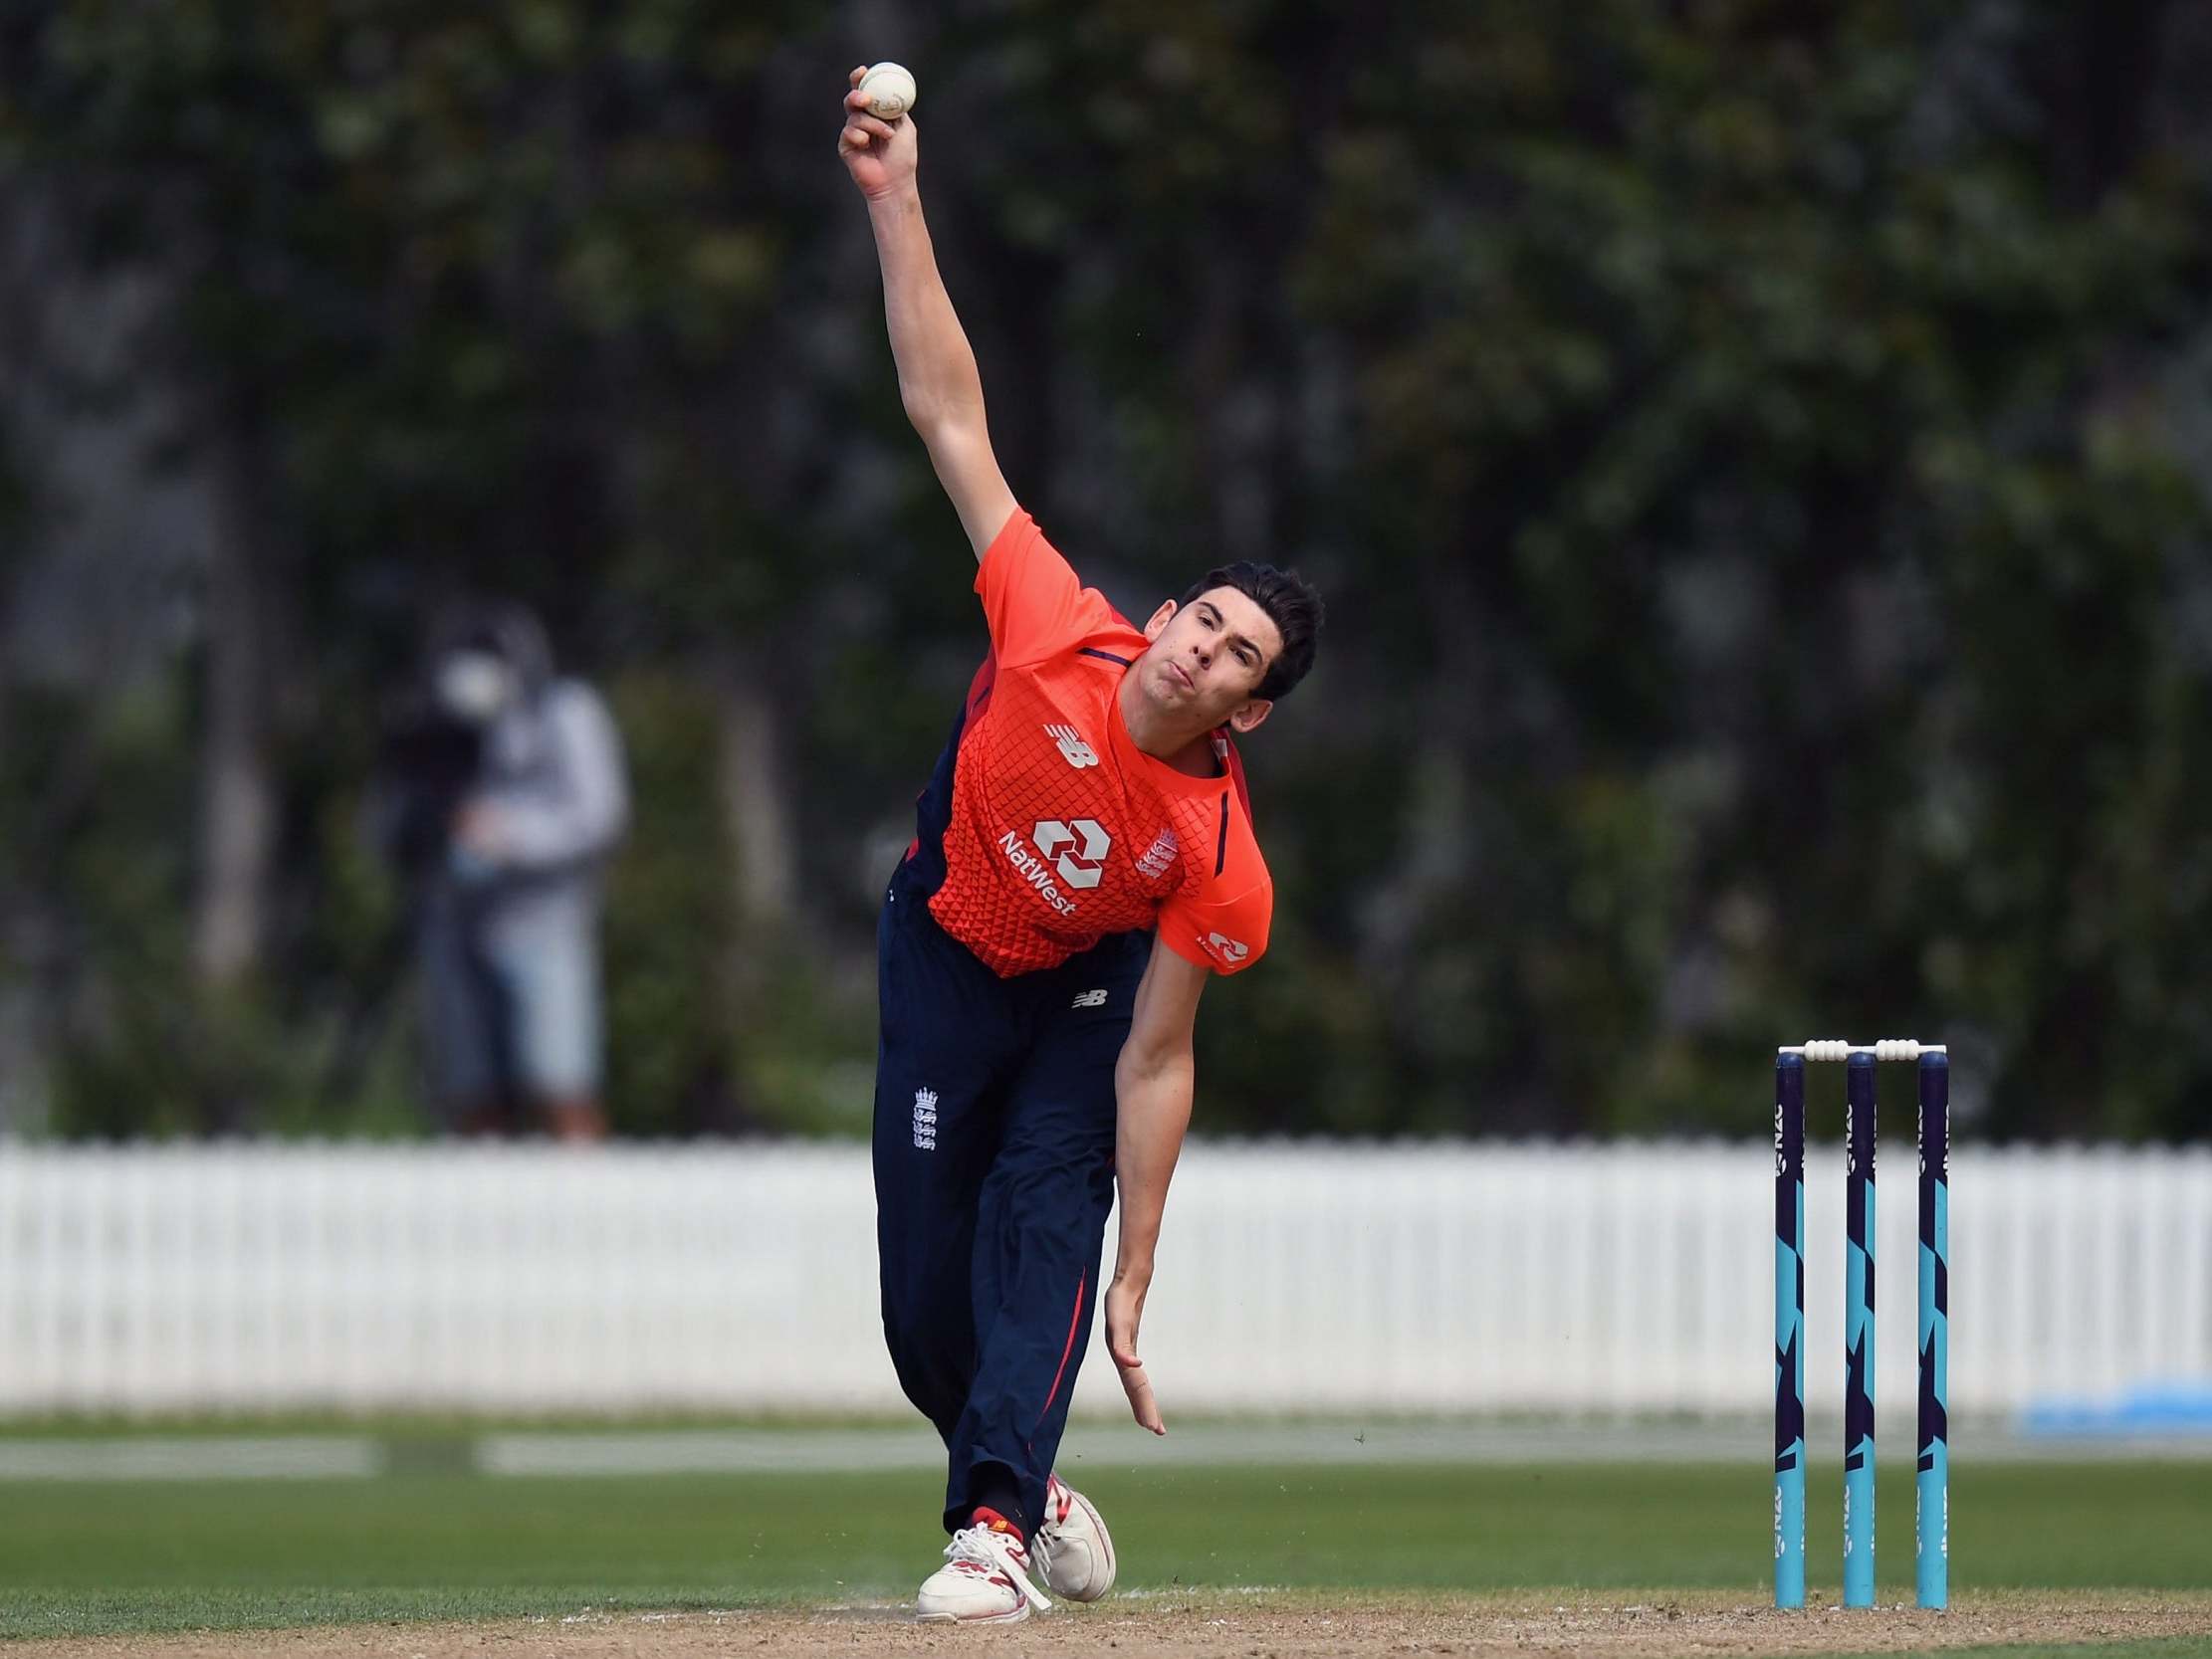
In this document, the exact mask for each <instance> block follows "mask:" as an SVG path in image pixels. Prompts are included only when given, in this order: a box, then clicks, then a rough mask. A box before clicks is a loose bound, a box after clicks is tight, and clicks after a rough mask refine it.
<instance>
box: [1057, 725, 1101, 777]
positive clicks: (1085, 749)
mask: <svg viewBox="0 0 2212 1659" xmlns="http://www.w3.org/2000/svg"><path fill="white" fill-rule="evenodd" d="M1044 734H1045V735H1046V736H1047V737H1049V738H1051V739H1052V740H1053V741H1054V742H1055V743H1058V744H1059V745H1060V757H1061V758H1062V759H1063V760H1065V761H1066V762H1067V763H1068V764H1069V765H1070V766H1073V767H1075V768H1076V769H1077V770H1078V771H1080V770H1081V769H1082V768H1083V767H1085V766H1095V765H1097V764H1098V751H1097V750H1096V749H1094V748H1092V747H1091V745H1090V744H1088V743H1086V742H1084V741H1083V734H1082V733H1081V732H1080V731H1078V730H1076V729H1075V727H1074V726H1046V727H1045V728H1044Z"/></svg>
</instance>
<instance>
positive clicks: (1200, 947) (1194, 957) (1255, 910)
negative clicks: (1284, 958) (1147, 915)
mask: <svg viewBox="0 0 2212 1659" xmlns="http://www.w3.org/2000/svg"><path fill="white" fill-rule="evenodd" d="M1274 911H1275V890H1274V886H1273V884H1272V883H1271V882H1267V881H1264V880H1263V881H1261V882H1260V884H1259V885H1258V886H1256V887H1250V888H1246V889H1245V890H1244V891H1243V892H1241V893H1238V894H1235V895H1233V896H1231V897H1226V898H1224V897H1221V896H1219V895H1218V894H1216V893H1211V892H1206V891H1201V892H1199V893H1197V894H1180V893H1179V894H1177V895H1176V896H1175V897H1174V898H1172V899H1170V900H1169V901H1168V902H1167V903H1166V904H1165V905H1162V906H1161V907H1160V937H1161V939H1162V940H1163V941H1164V942H1165V943H1166V944H1167V946H1168V948H1169V949H1171V950H1173V951H1174V952H1175V953H1176V954H1177V955H1179V956H1181V957H1183V958H1185V959H1186V960H1188V961H1193V962H1197V963H1198V964H1199V965H1200V966H1202V967H1210V968H1212V969H1213V970H1214V971H1215V972H1216V973H1237V972H1240V971H1242V970H1243V969H1245V968H1247V967H1250V966H1251V965H1252V963H1254V962H1256V961H1258V960H1259V958H1260V957H1261V956H1262V955H1264V954H1265V953H1266V950H1267V930H1268V926H1269V924H1270V923H1271V922H1272V921H1273V919H1274Z"/></svg>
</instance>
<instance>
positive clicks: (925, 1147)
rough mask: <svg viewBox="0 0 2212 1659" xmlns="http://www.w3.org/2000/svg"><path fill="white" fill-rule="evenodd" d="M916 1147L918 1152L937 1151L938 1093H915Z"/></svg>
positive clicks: (919, 1090) (921, 1090)
mask: <svg viewBox="0 0 2212 1659" xmlns="http://www.w3.org/2000/svg"><path fill="white" fill-rule="evenodd" d="M914 1145H915V1149H916V1150H917V1151H924V1152H934V1151H936V1150H937V1091H936V1090H934V1089H917V1090H915V1091H914Z"/></svg>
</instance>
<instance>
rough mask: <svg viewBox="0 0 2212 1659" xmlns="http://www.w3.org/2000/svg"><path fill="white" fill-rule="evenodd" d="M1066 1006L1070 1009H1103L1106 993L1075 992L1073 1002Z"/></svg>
mask: <svg viewBox="0 0 2212 1659" xmlns="http://www.w3.org/2000/svg"><path fill="white" fill-rule="evenodd" d="M1068 1006H1069V1007H1071V1008H1103V1007H1105V1006H1106V993H1105V992H1104V991H1077V992H1076V993H1075V1000H1074V1001H1073V1002H1071V1003H1069V1004H1068Z"/></svg>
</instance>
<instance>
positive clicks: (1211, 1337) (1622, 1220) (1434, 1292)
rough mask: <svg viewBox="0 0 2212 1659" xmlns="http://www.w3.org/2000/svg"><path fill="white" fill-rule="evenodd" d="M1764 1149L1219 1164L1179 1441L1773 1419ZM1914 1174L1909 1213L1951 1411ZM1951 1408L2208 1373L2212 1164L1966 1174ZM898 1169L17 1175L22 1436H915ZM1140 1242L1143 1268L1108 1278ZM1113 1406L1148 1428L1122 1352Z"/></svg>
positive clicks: (813, 1151) (0, 1185)
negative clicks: (399, 1416)
mask: <svg viewBox="0 0 2212 1659" xmlns="http://www.w3.org/2000/svg"><path fill="white" fill-rule="evenodd" d="M1772 1170H1773V1165H1772V1151H1771V1148H1770V1147H1769V1146H1767V1145H1766V1144H1765V1143H1764V1142H1752V1143H1729V1144H1714V1143H1658V1144H1653V1143H1645V1144H1609V1145H1557V1144H1484V1143H1425V1144H1389V1145H1353V1144H1341V1143H1339V1144H1196V1145H1193V1146H1192V1147H1191V1148H1190V1149H1189V1151H1188V1152H1187V1153H1186V1156H1185V1160H1184V1165H1183V1168H1182V1170H1181V1172H1180V1173H1179V1175H1178V1177H1177V1180H1176V1185H1175V1190H1174V1194H1173V1196H1172V1198H1171V1201H1170V1205H1169V1216H1168V1227H1167V1232H1166V1236H1165V1238H1164V1240H1163V1243H1162V1248H1161V1260H1160V1273H1159V1278H1158V1281H1157V1282H1156V1284H1155V1286H1154V1288H1153V1292H1152V1298H1151V1303H1150V1307H1149V1310H1148V1312H1147V1316H1146V1321H1145V1328H1144V1350H1145V1354H1146V1358H1147V1360H1148V1362H1149V1363H1150V1364H1151V1366H1152V1367H1153V1370H1154V1372H1155V1374H1156V1377H1157V1380H1158V1382H1159V1384H1160V1386H1161V1388H1162V1390H1163V1393H1164V1395H1165V1397H1166V1398H1168V1399H1169V1400H1171V1401H1172V1402H1173V1403H1174V1405H1175V1406H1176V1407H1177V1408H1178V1409H1179V1410H1181V1411H1185V1412H1189V1411H1193V1410H1247V1409H1265V1410H1277V1411H1330V1410H1341V1409H1346V1408H1357V1409H1360V1410H1375V1411H1423V1412H1427V1411H1454V1412H1455V1411H1490V1410H1535V1411H1547V1412H1552V1411H1564V1412H1572V1413H1591V1412H1622V1411H1681V1412H1690V1413H1697V1414H1717V1413H1734V1412H1758V1411H1762V1410H1765V1409H1767V1408H1768V1407H1769V1406H1770V1405H1771V1402H1772V1389H1773V1360H1772V1354H1773V1342H1772V1339H1773V1294H1774V1293H1773V1259H1774V1252H1773V1243H1772V1239H1773V1179H1772ZM1911 1177H1912V1167H1911V1160H1910V1154H1909V1152H1907V1153H1906V1154H1905V1155H1904V1156H1902V1157H1897V1156H1895V1155H1894V1154H1892V1156H1891V1158H1890V1160H1889V1167H1888V1170H1887V1173H1886V1177H1885V1179H1884V1180H1883V1182H1882V1185H1881V1188H1880V1208H1879V1211H1878V1222H1879V1230H1878V1240H1879V1247H1878V1264H1879V1269H1880V1294H1879V1298H1878V1312H1879V1320H1880V1339H1879V1347H1878V1355H1877V1357H1878V1371H1877V1378H1878V1387H1879V1393H1880V1407H1881V1411H1882V1414H1883V1416H1884V1417H1885V1418H1890V1419H1891V1420H1892V1421H1893V1420H1896V1419H1898V1418H1904V1419H1908V1418H1909V1414H1910V1411H1911V1406H1912V1397H1913V1368H1912V1366H1913V1319H1914V1282H1915V1280H1914V1272H1915V1267H1914V1264H1915V1251H1914V1208H1913V1183H1912V1178H1911ZM1843 1184H1844V1181H1843V1166H1842V1158H1841V1154H1840V1151H1838V1150H1836V1149H1835V1148H1821V1147H1816V1148H1814V1150H1813V1153H1812V1155H1811V1157H1810V1159H1809V1170H1808V1203H1807V1208H1808V1227H1809V1244H1810V1253H1811V1266H1810V1272H1809V1275H1808V1283H1807V1304H1808V1320H1809V1324H1810V1328H1811V1334H1810V1346H1809V1349H1808V1361H1807V1363H1808V1398H1809V1403H1810V1404H1811V1405H1812V1407H1813V1408H1814V1409H1815V1411H1816V1412H1818V1411H1823V1410H1834V1409H1838V1408H1840V1400H1841V1397H1842V1374H1843V1361H1842V1353H1841V1347H1840V1343H1839V1340H1838V1327H1839V1325H1840V1314H1841V1310H1842V1303H1843V1281H1842V1259H1843V1248H1842V1245H1843V1220H1842V1209H1843ZM1951 1215H1952V1260H1951V1317H1952V1332H1953V1348H1952V1372H1951V1403H1952V1407H1953V1409H1954V1410H1959V1411H1977V1410H1983V1411H2005V1410H2010V1409H2012V1408H2016V1407H2018V1406H2020V1405H2021V1404H2023V1403H2024V1402H2026V1401H2028V1400H2030V1399H2034V1398H2038V1397H2043V1396H2048V1395H2051V1394H2073V1395H2087V1396H2095V1395H2099V1394H2101V1393H2106V1392H2109V1391H2111V1390H2114V1389H2117V1388H2120V1387H2122V1386H2123V1385H2126V1384H2129V1383H2134V1382H2138V1381H2142V1380H2145V1379H2186V1378H2198V1379H2203V1378H2212V1152H2207V1150H2206V1149H2204V1148H2195V1149H2190V1150H2181V1151H2176V1150H2170V1149H2154V1150H2146V1151H2123V1150H2110V1149H2095V1148H2092V1149H2082V1148H2074V1149H2057V1150H2024V1149H2009V1150H1999V1149H1988V1148H1980V1147H1975V1146H1971V1145H1969V1146H1967V1147H1965V1148H1963V1149H1961V1150H1959V1151H1958V1152H1957V1153H1956V1154H1955V1156H1954V1167H1953V1172H1952V1208H1951ZM874 1220H875V1208H874V1198H873V1193H872V1191H871V1187H870V1180H869V1170H868V1156H867V1152H866V1150H865V1148H862V1147H856V1146H848V1145H699V1146H665V1147H643V1148H612V1149H605V1150H592V1151H581V1152H578V1151H571V1150H567V1149H562V1148H555V1147H502V1146H482V1145H469V1146H454V1145H414V1146H330V1145H325V1146H277V1145H260V1144H232V1145H214V1146H208V1145H179V1146H124V1147H115V1148H88V1149H79V1148H55V1147H45V1146H38V1147H33V1146H24V1145H13V1146H11V1145H4V1144H0V1412H6V1413H25V1412H39V1411H51V1410H58V1409H69V1410H121V1411H131V1412H151V1411H179V1410H217V1409H220V1410H242V1409H245V1410H251V1409H263V1408H273V1407H292V1406H318V1407H337V1408H344V1409H380V1408H397V1407H403V1408H415V1407H461V1408H470V1409H497V1410H509V1411H530V1410H540V1409H548V1408H573V1409H588V1410H592V1411H606V1412H623V1411H633V1410H639V1409H646V1408H662V1409H665V1408H702V1409H713V1410H761V1409H768V1410H776V1411H822V1410H846V1409H868V1410H872V1409H876V1408H885V1409H903V1407H902V1404H901V1401H900V1398H899V1394H898V1389H897V1385H896V1383H895V1381H894V1379H893V1377H892V1374H891V1369H890V1365H889V1363H888V1361H887V1360H886V1359H885V1358H884V1355H883V1350H882V1345H881V1340H880V1331H879V1325H878V1314H877V1302H876V1278H875V1236H874ZM1110 1248H1111V1246H1110V1245H1109V1249H1110ZM1076 1404H1077V1408H1078V1409H1079V1410H1086V1411H1109V1410H1115V1409H1118V1408H1119V1391H1118V1389H1117V1387H1116V1385H1115V1382H1114V1379H1113V1376H1112V1367H1111V1366H1110V1365H1109V1364H1107V1363H1106V1362H1104V1360H1103V1356H1100V1355H1095V1354H1094V1357H1093V1359H1092V1362H1091V1363H1090V1365H1089V1366H1088V1367H1087V1369H1086V1370H1085V1372H1084V1375H1083V1378H1082V1381H1081V1383H1080V1386H1079V1387H1078V1390H1077V1393H1076Z"/></svg>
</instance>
